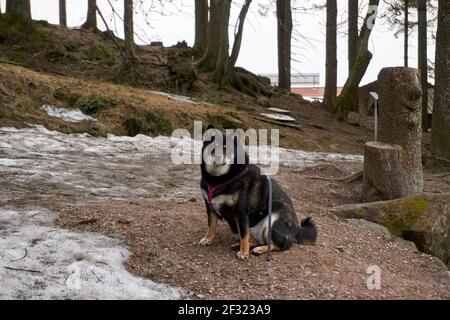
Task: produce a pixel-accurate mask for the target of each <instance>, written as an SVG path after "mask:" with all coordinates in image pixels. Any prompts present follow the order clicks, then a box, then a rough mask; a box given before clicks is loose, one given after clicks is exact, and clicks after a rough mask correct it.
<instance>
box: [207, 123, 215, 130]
mask: <svg viewBox="0 0 450 320" xmlns="http://www.w3.org/2000/svg"><path fill="white" fill-rule="evenodd" d="M215 128H216V127H214V126H213V125H212V124H209V125H208V128H206V130H209V129H215Z"/></svg>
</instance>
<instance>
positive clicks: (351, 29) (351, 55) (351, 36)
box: [348, 0, 359, 112]
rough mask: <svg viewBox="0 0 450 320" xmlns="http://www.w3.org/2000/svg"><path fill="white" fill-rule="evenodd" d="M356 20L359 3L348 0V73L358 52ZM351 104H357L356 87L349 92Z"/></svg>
mask: <svg viewBox="0 0 450 320" xmlns="http://www.w3.org/2000/svg"><path fill="white" fill-rule="evenodd" d="M358 20H359V3H358V0H348V74H350V73H351V71H352V68H353V66H354V65H355V62H356V55H357V52H358V31H359V29H358ZM351 96H352V99H353V102H352V105H353V106H358V105H359V95H358V89H356V90H354V91H353V92H352V93H351ZM358 109H359V108H353V109H352V111H355V112H356V111H358Z"/></svg>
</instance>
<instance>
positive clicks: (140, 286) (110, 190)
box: [0, 126, 362, 299]
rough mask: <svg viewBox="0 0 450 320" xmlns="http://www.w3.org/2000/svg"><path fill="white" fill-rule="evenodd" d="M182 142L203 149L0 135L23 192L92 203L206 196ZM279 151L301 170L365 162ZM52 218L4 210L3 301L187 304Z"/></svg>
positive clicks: (110, 248)
mask: <svg viewBox="0 0 450 320" xmlns="http://www.w3.org/2000/svg"><path fill="white" fill-rule="evenodd" d="M180 143H181V144H182V145H185V146H188V147H189V148H192V147H193V145H194V143H195V144H196V146H197V149H199V148H198V147H201V142H200V141H195V142H194V141H193V140H191V139H188V138H184V139H174V138H170V137H162V136H160V137H156V138H152V137H148V136H143V135H138V136H136V137H118V136H114V135H108V137H107V138H98V137H93V136H90V135H88V134H70V135H68V134H63V133H60V132H56V131H50V130H47V129H46V128H44V127H43V126H34V127H30V128H24V129H16V128H0V176H1V178H2V181H3V182H4V183H7V185H8V186H13V187H14V188H15V190H25V191H26V190H28V191H30V190H34V195H35V196H39V195H44V196H45V195H47V196H48V195H51V196H52V197H54V198H56V199H57V197H58V196H63V197H64V199H67V201H70V199H73V198H74V199H78V200H79V199H80V198H81V199H83V198H84V197H92V196H94V197H95V199H98V198H99V197H108V198H109V197H112V198H115V199H119V198H122V199H126V200H127V201H130V200H131V199H132V198H133V197H134V198H145V197H147V198H150V197H151V198H157V197H161V198H169V199H177V197H181V198H183V199H185V198H186V197H191V196H195V195H197V194H198V191H199V190H198V182H199V179H200V173H199V170H198V165H177V164H174V163H173V162H172V161H171V157H170V155H171V152H172V150H173V149H174V147H175V146H176V145H179V144H180ZM279 154H280V163H281V165H284V166H291V167H299V168H303V167H308V166H313V165H316V164H318V163H320V162H329V161H332V162H341V161H343V162H361V161H362V157H361V156H352V155H338V154H327V153H316V152H304V151H298V150H286V149H280V151H279ZM9 197H10V196H8V194H6V195H3V198H4V199H8V198H9ZM9 199H12V200H14V196H12V198H9ZM22 202H23V201H22ZM22 204H23V203H22ZM25 205H29V204H28V203H26V198H25ZM54 217H55V213H51V212H48V211H47V209H42V208H31V209H30V210H17V209H16V208H9V207H7V208H0V299H1V298H21V299H28V298H30V299H51V298H57V299H90V298H95V299H126V298H148V299H160V298H178V297H179V291H178V290H177V289H174V288H170V287H167V286H164V285H157V284H155V283H153V282H151V281H149V280H145V279H141V278H137V277H135V276H132V275H131V274H129V273H128V272H126V271H125V269H124V267H123V261H124V260H126V259H127V257H128V255H129V252H128V251H127V249H126V248H124V247H123V246H122V244H121V243H120V241H118V240H116V239H113V238H109V237H105V236H101V235H98V234H93V233H82V232H75V231H69V230H61V229H58V228H56V227H55V226H54V224H53V220H54Z"/></svg>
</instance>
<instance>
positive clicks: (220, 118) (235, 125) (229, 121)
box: [208, 113, 242, 130]
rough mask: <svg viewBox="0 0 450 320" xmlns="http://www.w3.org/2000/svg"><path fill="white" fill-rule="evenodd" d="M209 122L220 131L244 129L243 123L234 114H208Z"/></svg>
mask: <svg viewBox="0 0 450 320" xmlns="http://www.w3.org/2000/svg"><path fill="white" fill-rule="evenodd" d="M208 122H209V124H211V125H213V126H214V127H215V128H217V129H220V130H224V129H240V128H241V129H242V121H241V120H240V119H239V117H238V116H237V115H236V114H234V113H226V114H208Z"/></svg>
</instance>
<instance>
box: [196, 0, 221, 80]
mask: <svg viewBox="0 0 450 320" xmlns="http://www.w3.org/2000/svg"><path fill="white" fill-rule="evenodd" d="M220 12H221V1H220V0H210V6H209V23H208V44H207V51H206V54H205V56H204V57H203V58H202V60H201V62H200V65H199V67H200V68H201V69H204V70H205V71H211V72H212V71H214V70H215V68H216V64H217V57H218V56H219V50H220V36H221V35H220V20H221V14H220Z"/></svg>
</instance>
